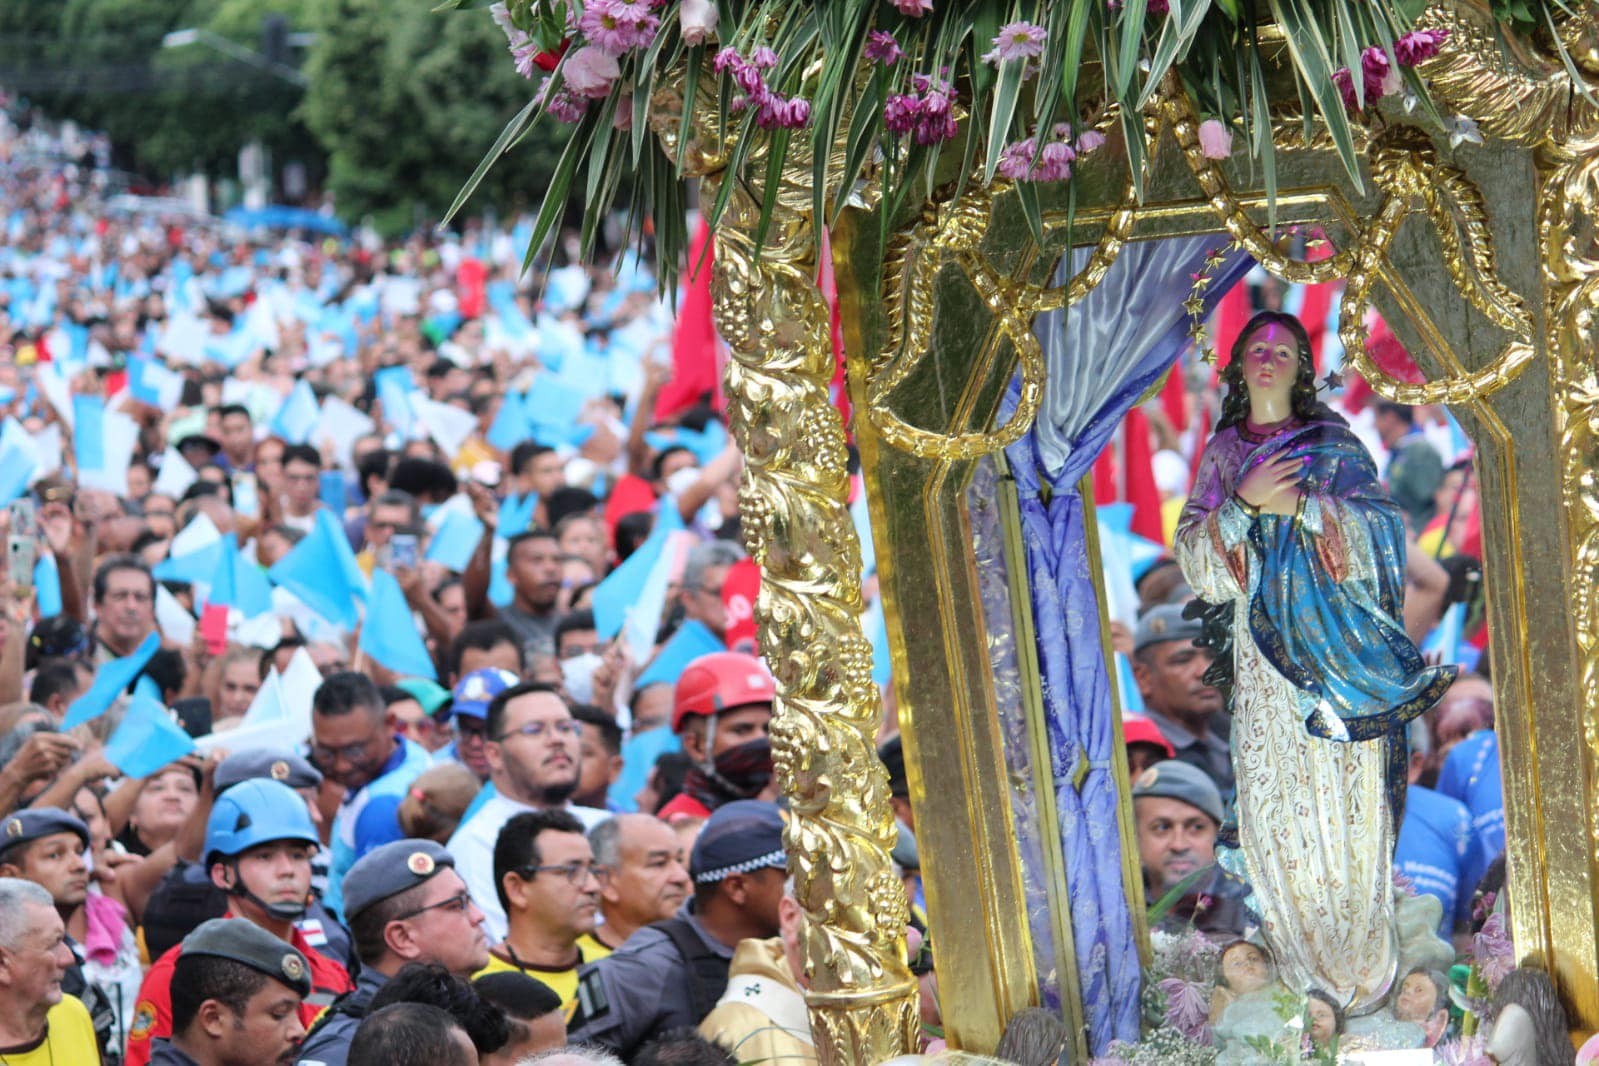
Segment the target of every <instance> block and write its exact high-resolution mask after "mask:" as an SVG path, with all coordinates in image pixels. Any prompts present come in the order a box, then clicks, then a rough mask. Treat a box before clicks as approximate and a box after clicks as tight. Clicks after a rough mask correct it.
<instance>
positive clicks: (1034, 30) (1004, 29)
mask: <svg viewBox="0 0 1599 1066" xmlns="http://www.w3.org/2000/svg"><path fill="white" fill-rule="evenodd" d="M1048 39H1049V31H1047V30H1045V29H1044V27H1042V26H1035V25H1034V24H1033V23H1031V22H1012V23H1008V24H1006V25H1004V26H1001V27H1000V29H999V33H998V34H996V35H995V37H994V49H993V51H991V52H985V53H984V54H983V62H985V63H989V64H992V65H993V66H999V64H1001V63H1009V62H1011V61H1013V60H1017V59H1022V60H1027V59H1037V58H1038V57H1039V56H1041V55H1043V54H1044V42H1045V41H1047V40H1048Z"/></svg>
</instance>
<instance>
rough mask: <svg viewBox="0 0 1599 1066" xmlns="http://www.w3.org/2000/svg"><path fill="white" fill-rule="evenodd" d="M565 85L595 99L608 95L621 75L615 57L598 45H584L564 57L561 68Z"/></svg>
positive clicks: (575, 91)
mask: <svg viewBox="0 0 1599 1066" xmlns="http://www.w3.org/2000/svg"><path fill="white" fill-rule="evenodd" d="M561 69H562V70H563V71H564V72H565V76H566V85H567V87H568V88H569V89H571V90H572V91H573V92H574V93H576V94H577V95H579V96H587V97H590V98H592V99H597V98H599V97H602V96H608V95H610V92H611V86H612V85H615V84H616V79H617V78H620V77H621V76H622V68H621V67H620V66H618V65H617V62H616V57H615V56H614V55H611V54H610V53H609V52H607V51H605V50H604V49H603V48H600V47H599V46H598V45H592V44H591V45H585V46H584V47H582V48H579V49H578V50H577V51H575V52H573V53H572V54H571V55H569V56H567V57H566V63H565V64H564V65H563V66H562V68H561Z"/></svg>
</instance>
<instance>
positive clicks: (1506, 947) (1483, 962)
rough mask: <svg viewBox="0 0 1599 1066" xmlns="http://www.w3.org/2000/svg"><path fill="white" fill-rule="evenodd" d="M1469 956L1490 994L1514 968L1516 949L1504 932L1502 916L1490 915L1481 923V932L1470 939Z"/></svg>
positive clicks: (1507, 934)
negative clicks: (1486, 984)
mask: <svg viewBox="0 0 1599 1066" xmlns="http://www.w3.org/2000/svg"><path fill="white" fill-rule="evenodd" d="M1471 955H1472V961H1474V962H1475V963H1476V964H1477V969H1478V970H1479V971H1480V972H1481V973H1482V979H1483V980H1484V981H1486V982H1487V983H1488V990H1489V991H1490V992H1491V991H1494V990H1495V989H1497V988H1498V987H1499V982H1500V981H1503V980H1504V979H1505V975H1506V974H1508V973H1509V972H1510V971H1511V970H1514V969H1515V968H1516V948H1515V945H1514V944H1512V943H1511V942H1510V934H1509V933H1507V932H1506V931H1505V916H1504V915H1502V914H1490V915H1489V916H1488V920H1487V921H1486V922H1484V923H1482V931H1481V932H1479V933H1478V934H1477V935H1476V936H1474V937H1472V938H1471Z"/></svg>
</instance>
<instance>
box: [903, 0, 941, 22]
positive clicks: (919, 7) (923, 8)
mask: <svg viewBox="0 0 1599 1066" xmlns="http://www.w3.org/2000/svg"><path fill="white" fill-rule="evenodd" d="M894 6H895V7H896V8H898V9H899V13H900V14H901V15H904V16H905V17H906V18H912V19H919V18H921V17H922V16H923V15H925V14H927V13H928V12H929V11H931V10H933V0H894Z"/></svg>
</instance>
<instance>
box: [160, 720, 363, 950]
mask: <svg viewBox="0 0 1599 1066" xmlns="http://www.w3.org/2000/svg"><path fill="white" fill-rule="evenodd" d="M257 779H266V780H271V781H279V782H282V783H283V784H285V785H288V786H289V787H290V788H292V789H294V790H295V791H297V792H299V793H300V795H301V796H305V797H306V799H307V801H308V802H309V801H310V800H311V798H312V797H310V796H307V792H309V791H314V790H315V789H316V788H317V786H319V785H320V784H321V783H322V775H321V774H320V773H318V772H317V770H316V768H315V767H313V766H312V765H311V764H310V763H309V762H307V761H306V760H305V759H303V758H301V757H300V756H298V755H295V754H293V753H291V752H288V751H272V750H269V749H256V750H253V751H241V752H236V753H234V754H232V755H229V756H228V757H227V758H226V759H223V760H222V762H221V763H219V764H218V765H217V768H216V771H215V773H214V774H213V777H212V781H213V784H212V787H213V789H214V790H215V792H216V794H217V795H218V796H220V795H222V794H223V793H224V792H226V791H227V790H228V789H230V788H232V787H233V786H235V785H238V784H242V783H243V782H245V781H254V780H257ZM201 802H202V803H203V802H204V800H203V799H202V801H201ZM313 824H314V823H313ZM326 885H327V856H326V852H323V851H318V852H317V853H316V854H315V855H313V856H312V858H311V888H312V896H313V898H312V900H311V902H310V903H309V904H308V905H307V906H306V909H305V916H304V917H303V918H301V919H300V920H299V921H297V922H295V923H294V924H295V928H297V929H299V930H300V932H301V933H303V934H304V935H305V940H306V943H308V944H310V945H311V946H312V947H313V948H315V949H316V950H317V951H320V952H321V953H322V954H323V955H325V956H327V957H328V958H330V959H332V960H333V961H334V962H336V963H338V964H339V965H340V966H343V967H344V968H345V969H346V970H349V969H352V966H351V961H352V959H353V958H354V955H353V954H352V952H351V949H350V937H349V934H347V933H346V932H345V931H344V928H343V927H342V926H341V925H339V923H338V922H337V921H335V920H334V918H333V916H332V915H331V914H329V913H328V911H327V909H326V908H325V907H323V906H322V900H321V895H320V890H321V889H322V888H325V887H326ZM227 910H228V897H227V894H226V893H225V892H223V891H222V890H221V889H219V888H217V887H216V886H215V885H213V884H212V883H211V873H210V871H209V870H207V869H206V868H205V864H204V863H198V862H182V861H180V862H178V863H177V865H175V866H174V867H173V868H172V869H170V870H168V871H167V872H166V875H165V876H164V877H162V879H161V883H160V884H159V885H157V886H156V888H155V890H154V891H153V892H152V893H151V894H150V899H149V901H148V902H147V903H146V904H145V906H144V912H143V915H142V919H141V928H142V929H143V932H144V946H145V949H146V950H147V951H148V952H149V953H150V957H151V958H152V959H154V958H160V957H161V956H162V955H164V954H166V952H167V950H168V949H170V948H172V947H173V946H175V945H176V944H177V943H178V941H180V940H182V939H183V938H184V937H185V936H187V935H188V934H189V933H191V932H192V931H193V930H194V929H195V928H196V927H197V926H199V924H200V923H201V922H203V921H205V920H206V919H207V918H220V917H222V915H224V914H226V913H227Z"/></svg>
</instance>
